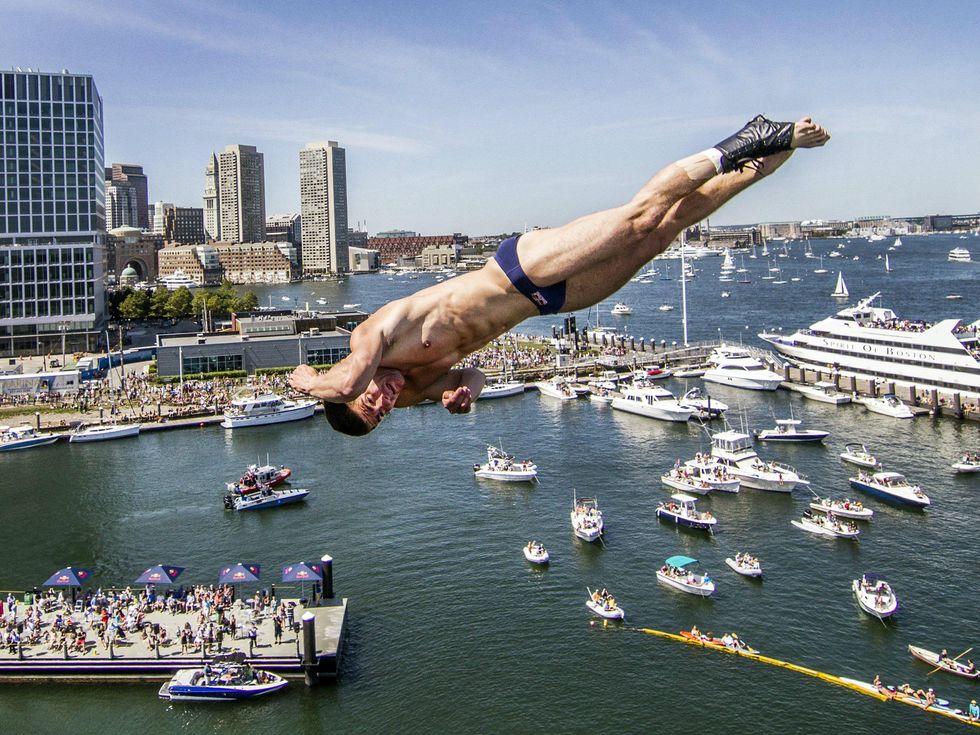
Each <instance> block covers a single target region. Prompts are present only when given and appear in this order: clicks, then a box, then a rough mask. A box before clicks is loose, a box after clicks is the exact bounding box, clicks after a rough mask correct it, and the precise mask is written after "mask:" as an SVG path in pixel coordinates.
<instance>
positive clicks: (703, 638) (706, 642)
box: [680, 630, 758, 653]
mask: <svg viewBox="0 0 980 735" xmlns="http://www.w3.org/2000/svg"><path fill="white" fill-rule="evenodd" d="M680 636H681V638H687V640H689V641H693V642H696V643H700V644H701V645H702V646H706V647H708V648H723V649H725V650H726V651H729V652H731V653H758V651H757V650H756V649H754V648H752V647H750V646H747V645H746V644H745V642H744V641H741V640H740V641H739V643H741V644H742V645H741V646H740V647H738V648H736V647H735V646H734V645H727V644H726V643H725V641H723V640H722V639H721V638H714V637H712V636H709V635H704V634H703V633H702V634H701V635H695V634H694V633H692V632H691V631H689V630H682V631H681V632H680Z"/></svg>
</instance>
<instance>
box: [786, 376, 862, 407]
mask: <svg viewBox="0 0 980 735" xmlns="http://www.w3.org/2000/svg"><path fill="white" fill-rule="evenodd" d="M796 390H797V392H798V393H800V395H802V396H803V397H804V398H809V399H810V400H811V401H820V402H821V403H832V404H833V405H835V406H840V405H842V404H844V403H850V402H851V397H850V396H849V395H847V393H842V392H841V391H839V390H837V386H836V385H834V384H833V383H829V382H827V381H826V380H821V381H818V382H816V383H814V384H813V385H801V386H797V388H796Z"/></svg>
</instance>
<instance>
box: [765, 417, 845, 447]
mask: <svg viewBox="0 0 980 735" xmlns="http://www.w3.org/2000/svg"><path fill="white" fill-rule="evenodd" d="M802 423H803V422H802V421H801V420H800V419H777V420H776V428H774V429H757V430H756V431H755V438H756V439H758V440H759V441H761V442H796V443H800V442H822V441H823V440H824V439H826V438H827V437H828V436H830V432H829V431H818V430H817V429H801V428H800V424H802Z"/></svg>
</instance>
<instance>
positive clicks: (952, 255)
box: [946, 248, 971, 263]
mask: <svg viewBox="0 0 980 735" xmlns="http://www.w3.org/2000/svg"><path fill="white" fill-rule="evenodd" d="M946 259H947V260H949V261H951V262H953V263H969V262H970V260H971V258H970V251H969V250H967V249H966V248H953V249H952V250H950V251H949V255H948V256H947V257H946Z"/></svg>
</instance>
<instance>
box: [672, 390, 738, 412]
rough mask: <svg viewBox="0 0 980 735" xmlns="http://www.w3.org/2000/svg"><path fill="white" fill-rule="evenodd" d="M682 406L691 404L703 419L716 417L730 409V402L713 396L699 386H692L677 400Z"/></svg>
mask: <svg viewBox="0 0 980 735" xmlns="http://www.w3.org/2000/svg"><path fill="white" fill-rule="evenodd" d="M677 402H678V403H679V404H680V405H681V406H689V407H691V408H693V409H694V412H695V414H697V416H698V417H699V418H702V419H714V418H718V417H719V416H721V415H722V414H723V413H724V412H725V411H727V410H728V404H727V403H722V402H721V401H719V400H718V399H716V398H712V397H711V396H709V395H708V394H707V393H705V392H704V391H703V390H701V389H700V388H698V387H696V386H695V387H694V388H691V389H690V390H689V391H688V392H687V393H685V394H684V395H683V396H682V397H681V398H679V399H678V401H677Z"/></svg>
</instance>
